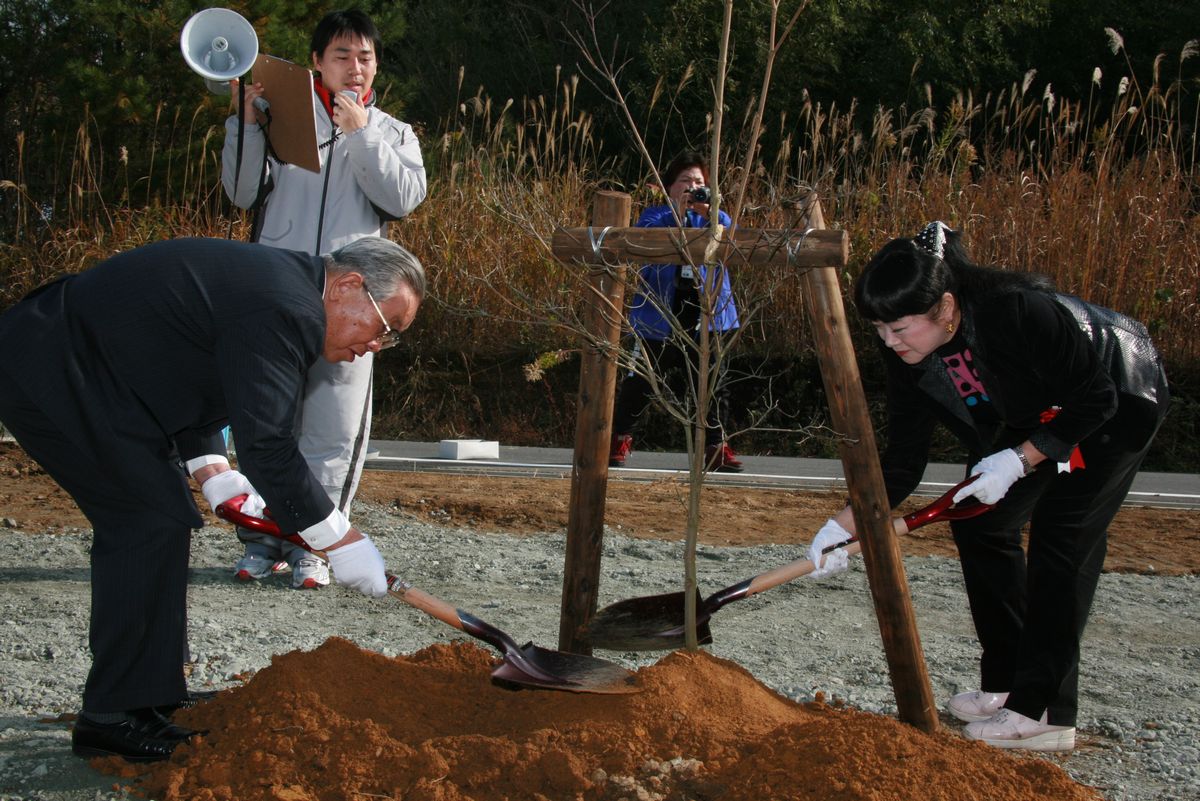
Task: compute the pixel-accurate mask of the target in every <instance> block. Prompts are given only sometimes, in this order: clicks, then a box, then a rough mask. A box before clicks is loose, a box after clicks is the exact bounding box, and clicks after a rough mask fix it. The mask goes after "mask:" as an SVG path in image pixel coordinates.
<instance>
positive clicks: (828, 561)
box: [808, 517, 854, 579]
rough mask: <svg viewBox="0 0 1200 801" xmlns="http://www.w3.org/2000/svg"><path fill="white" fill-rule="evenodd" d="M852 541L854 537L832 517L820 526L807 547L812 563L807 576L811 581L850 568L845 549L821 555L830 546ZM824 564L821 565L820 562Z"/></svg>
mask: <svg viewBox="0 0 1200 801" xmlns="http://www.w3.org/2000/svg"><path fill="white" fill-rule="evenodd" d="M852 539H854V535H853V534H851V533H850V532H849V531H846V529H844V528H842V525H841V524H840V523H838V521H836V520H834V519H833V518H832V517H831V518H829V520H827V521H826V522H825V525H823V526H821V530H820V531H818V532H817V536H815V537H813V541H812V545H810V546H808V558H809V560H810V561H811V562H812V563H813V571H812V572H811V573H809V574H808V578H811V579H823V578H826V577H827V576H832V575H835V574H837V573H841V572H842V571H843V570H846V569H847V568H849V567H850V554H849V552H847V551H846V549H845V548H838V549H837V550H834V551H830V552H829V553H822V552H823V551H824V550H825V549H826V548H828V547H829V546H831V545H844V544H845V542H846V540H852ZM822 559H824V560H825V563H824V564H823V565H822V564H821V560H822Z"/></svg>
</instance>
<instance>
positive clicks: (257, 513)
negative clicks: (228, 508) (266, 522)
mask: <svg viewBox="0 0 1200 801" xmlns="http://www.w3.org/2000/svg"><path fill="white" fill-rule="evenodd" d="M200 491H201V492H202V493H204V500H206V501H208V505H209V506H211V507H212V510H213V511H214V512H215V511H217V507H218V506H220V505H221V504H223V503H225V501H227V500H229V499H230V498H236V497H237V496H239V495H246V496H248V497H247V498H246V502H245V503H243V504H242V511H243V512H244V513H246V514H248V515H250V516H251V517H262V516H263V510H264V509H266V507H267V503H266V501H264V500H263V499H262V496H261V495H259V494H258V493H257V492H255V491H254V485H252V484H251V483H250V480H249V479H248V478H246V477H245V476H244V475H242V474H241V473H239V472H238V471H236V470H226V471H224V472H223V473H217V474H216V475H214V476H212V477H211V478H209V479H208V480H207V481H205V482H204V483H203V484H201V485H200Z"/></svg>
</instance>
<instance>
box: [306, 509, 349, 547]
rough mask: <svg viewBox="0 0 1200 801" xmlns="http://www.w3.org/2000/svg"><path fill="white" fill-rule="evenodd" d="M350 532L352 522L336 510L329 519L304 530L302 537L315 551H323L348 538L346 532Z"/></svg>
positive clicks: (330, 514)
mask: <svg viewBox="0 0 1200 801" xmlns="http://www.w3.org/2000/svg"><path fill="white" fill-rule="evenodd" d="M349 530H350V521H349V520H348V519H346V516H345V515H344V514H342V512H341V510H339V509H336V508H335V509H334V510H333V511H332V512H330V513H329V517H327V518H325V519H324V520H322V521H321V522H320V523H315V524H313V525H311V526H309V527H308V528H306V529H304V530H303V531H301V532H300V536H301V537H302V538H303V539H304V541H305V542H307V543H308V544H309V545H311V546H312V547H313V549H314V550H317V551H323V550H325V549H326V548H328V547H329V546H330V545H333V544H334V543H335V542H337V541H338V540H340V539H341V538H342V537H344V536H346V532H347V531H349Z"/></svg>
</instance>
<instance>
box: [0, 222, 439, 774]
mask: <svg viewBox="0 0 1200 801" xmlns="http://www.w3.org/2000/svg"><path fill="white" fill-rule="evenodd" d="M424 293H425V274H424V271H423V269H422V267H421V264H420V262H418V261H417V259H416V258H415V257H414V256H413V255H412V254H411V253H409V252H408V251H407V250H405V249H404V248H402V247H400V246H399V245H396V244H394V243H392V242H389V241H388V240H386V239H381V238H378V237H367V238H364V239H360V240H357V241H355V242H354V243H352V244H350V245H347V246H346V247H344V248H341V249H340V250H337V251H334V252H333V253H331V254H329V255H327V256H323V257H314V256H310V255H307V254H303V253H296V252H292V251H285V250H279V249H276V248H268V247H265V246H261V245H254V244H247V243H241V242H232V241H228V240H221V239H180V240H173V241H168V242H160V243H157V244H152V245H147V246H145V247H141V248H137V249H135V250H132V251H129V252H127V253H122V254H119V255H117V256H114V257H112V258H110V259H108V260H107V261H104V262H102V263H100V264H98V265H96V266H95V267H92V268H91V269H89V270H87V271H85V272H82V273H80V274H78V275H73V276H70V277H67V278H64V279H61V280H59V281H56V282H54V283H52V284H49V285H47V286H45V287H42V288H40V289H38V290H36V291H35V292H33V293H32V294H30V295H29V296H28V297H26V298H25V299H23V300H22V301H21V302H20V303H18V304H16V305H15V306H13V307H12V308H11V309H9V310H8V311H6V312H4V314H2V315H0V422H3V424H4V426H5V427H6V428H7V429H8V430H9V431H10V432H11V433H12V434H13V436H14V437H16V439H17V441H18V442H19V443H20V445H21V446H22V447H23V448H24V449H25V450H26V452H27V453H28V454H29V455H30V456H31V457H32V458H34V459H35V460H37V461H38V462H39V463H40V464H41V465H42V466H43V467H44V468H45V469H46V472H47V473H49V474H50V475H51V476H52V477H53V478H54V479H55V480H56V481H57V482H58V483H59V484H61V485H62V486H63V488H64V489H66V490H67V491H68V492H69V493H70V494H71V496H72V497H73V498H74V499H75V501H76V502H77V503H78V504H79V507H80V509H81V510H82V511H83V512H84V514H85V515H86V516H87V517H88V520H89V521H90V522H91V524H92V528H93V533H94V544H93V548H92V556H91V562H92V564H91V567H92V617H91V628H90V632H89V645H90V648H91V651H92V668H91V671H90V672H89V674H88V678H87V683H86V684H85V686H84V692H83V710H82V713H81V714H80V717H79V720H78V721H77V723H76V726H75V730H74V732H73V735H72V747H73V749H74V751H75V753H77V754H79V755H81V756H96V755H109V754H116V755H119V756H122V757H125V758H126V759H129V760H135V761H150V760H155V759H165V758H167V757H168V756H170V754H171V751H172V750H173V749H174V748H175V746H176V745H177V744H178V743H179V742H181V741H183V740H185V739H187V738H188V737H190V736H191V735H192V734H194V732H191V731H188V730H187V729H184V728H181V727H179V726H175V725H173V724H171V723H170V722H169V720H167V718H166V716H165V715H164V714H162V713H163V712H164V711H167V710H172V709H174V708H177V707H178V706H179V705H180V704H182V703H184V702H185V701H186V700H187V697H188V696H187V688H186V684H185V681H184V674H183V657H182V655H183V653H184V643H185V633H186V632H185V628H186V626H185V620H186V609H185V602H186V585H187V563H188V551H189V543H190V536H191V530H192V529H194V528H199V527H201V526H202V525H203V519H202V518H201V516H200V513H199V510H198V509H197V507H196V504H195V502H194V501H193V500H192V495H191V492H190V490H189V486H188V481H187V474H191V476H192V477H193V478H194V479H195V480H196V481H197V482H198V483H199V484H200V488H201V491H202V492H203V494H204V496H205V499H206V500H207V501H208V502H209V504H210V505H211V506H213V507H214V508H215V507H216V506H217V504H219V503H222V502H224V501H226V500H229V499H230V498H233V497H236V496H238V495H241V494H244V493H249V494H250V495H251V498H252V499H254V500H255V501H256V502H257V503H258V504H259V506H260V507H261V505H262V504H263V503H265V504H266V505H267V506H269V507H270V509H271V513H272V515H273V516H274V517H275V519H276V520H278V522H279V523H280V525H281V527H282V528H283V529H284V530H286V531H296V532H299V534H300V535H301V536H302V537H303V538H304V539H305V540H306V541H307V542H308V543H309V544H310V545H311V546H312V547H314V548H316V549H321V550H324V551H325V552H326V553H327V554H328V556H329V558H330V563H331V566H332V568H333V570H334V574H335V577H336V579H337V580H338V582H340V583H342V584H345V585H347V586H350V587H352V588H354V589H357V590H359V591H361V592H363V593H364V594H367V595H371V596H382V595H385V594H386V591H387V588H386V579H385V576H384V566H383V559H382V557H380V555H379V552H378V550H376V548H375V546H374V545H373V544H372V543H371V540H370V539H369V538H368V537H367V536H366V535H365V534H363V533H361V532H359V531H357V530H356V529H354V528H352V527H351V526H350V524H349V522H348V521H347V520H346V518H345V516H344V515H342V514H341V512H339V511H338V510H337V509H336V508H335V507H334V505H333V503H332V502H331V501H330V500H329V497H328V495H327V494H326V493H325V492H324V490H323V489H322V488H321V486H320V485H319V484H318V483H317V481H316V480H315V479H314V477H313V476H312V474H311V473H310V472H309V469H308V467H307V465H306V463H305V461H304V459H303V458H302V457H301V455H300V452H299V450H298V448H297V445H296V437H295V431H294V423H295V419H296V413H297V407H298V403H299V399H300V393H301V389H302V388H303V386H304V380H305V374H306V372H307V370H308V367H309V365H311V364H313V363H314V362H315V361H316V360H317V359H318V358H324V359H325V360H326V361H329V362H339V361H352V360H354V359H355V358H358V357H360V356H362V355H363V354H364V353H368V352H376V351H378V350H379V349H380V348H382V347H386V346H387V345H388V344H391V343H392V342H393V341H394V339H395V337H396V336H397V334H398V332H400V331H403V330H404V329H406V328H407V327H408V326H409V325H410V324H411V323H412V320H413V318H414V317H415V315H416V313H417V308H418V307H419V305H420V303H421V300H422V299H423V297H424ZM226 424H228V425H229V426H230V427H231V428H232V430H233V435H234V437H235V439H236V441H237V443H238V455H239V461H240V467H241V468H242V469H243V470H244V471H245V475H242V473H240V472H238V471H234V470H231V469H230V467H229V463H228V461H227V459H226V457H225V447H224V442H223V440H222V437H221V429H222V428H223V427H224V426H225V425H226ZM256 489H257V491H258V492H257V493H256V492H255V490H256ZM259 495H261V498H260V497H259ZM167 714H169V711H167Z"/></svg>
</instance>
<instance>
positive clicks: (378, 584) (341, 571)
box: [325, 534, 387, 598]
mask: <svg viewBox="0 0 1200 801" xmlns="http://www.w3.org/2000/svg"><path fill="white" fill-rule="evenodd" d="M325 555H326V556H328V557H329V566H330V567H331V568H333V577H334V578H335V579H336V580H337V583H338V584H344V585H346V586H347V587H349V588H350V589H352V590H358V591H359V592H361V593H362V594H363V595H368V596H370V597H372V598H382V597H383V596H385V595H387V576H386V575H384V572H383V557H382V556H380V555H379V550H378V549H377V548H376V547H375V543H373V542H371V539H370V538H369V537H367V536H366V535H365V534H364V535H363V538H362V539H361V540H357V541H355V542H352V543H350V544H349V545H343V546H342V547H340V548H334V549H333V550H329V551H326V552H325Z"/></svg>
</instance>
